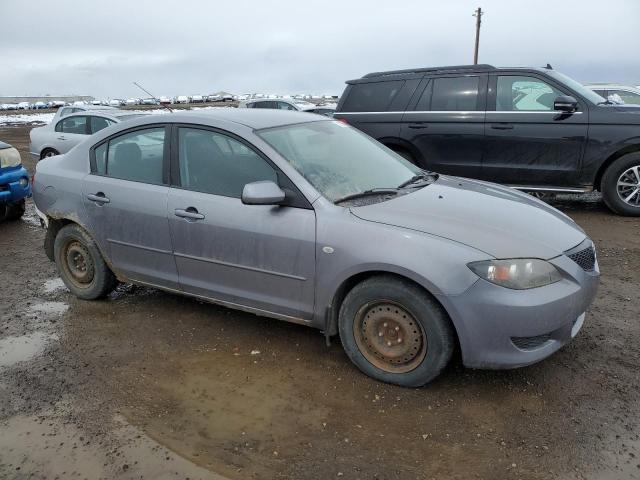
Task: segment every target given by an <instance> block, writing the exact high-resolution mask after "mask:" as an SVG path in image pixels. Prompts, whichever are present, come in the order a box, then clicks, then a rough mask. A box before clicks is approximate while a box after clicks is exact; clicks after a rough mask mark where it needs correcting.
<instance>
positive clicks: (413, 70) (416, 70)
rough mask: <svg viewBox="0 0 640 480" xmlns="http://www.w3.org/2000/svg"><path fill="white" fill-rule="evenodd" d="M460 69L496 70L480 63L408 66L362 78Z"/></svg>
mask: <svg viewBox="0 0 640 480" xmlns="http://www.w3.org/2000/svg"><path fill="white" fill-rule="evenodd" d="M461 70H474V71H488V70H496V67H494V66H493V65H488V64H486V63H481V64H479V65H454V66H449V67H429V68H409V69H406V70H390V71H388V72H373V73H367V74H366V75H364V76H363V77H362V78H371V77H382V76H385V75H401V74H403V73H423V72H458V71H461Z"/></svg>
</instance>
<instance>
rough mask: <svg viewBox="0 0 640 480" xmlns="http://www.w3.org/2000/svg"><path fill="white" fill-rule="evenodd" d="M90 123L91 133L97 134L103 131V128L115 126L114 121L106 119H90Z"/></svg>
mask: <svg viewBox="0 0 640 480" xmlns="http://www.w3.org/2000/svg"><path fill="white" fill-rule="evenodd" d="M89 119H90V120H91V121H90V132H91V133H96V132H99V131H100V130H102V129H103V128H107V127H108V126H109V125H113V124H114V123H116V122H114V121H113V120H110V119H108V118H104V117H93V116H92V117H89Z"/></svg>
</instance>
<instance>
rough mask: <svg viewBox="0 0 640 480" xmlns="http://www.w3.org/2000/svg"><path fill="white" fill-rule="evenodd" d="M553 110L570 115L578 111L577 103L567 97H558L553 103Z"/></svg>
mask: <svg viewBox="0 0 640 480" xmlns="http://www.w3.org/2000/svg"><path fill="white" fill-rule="evenodd" d="M553 109H554V110H558V111H560V112H566V113H572V112H575V111H576V110H577V109H578V101H577V100H576V99H575V98H573V97H570V96H569V95H560V96H559V97H556V99H555V100H554V101H553Z"/></svg>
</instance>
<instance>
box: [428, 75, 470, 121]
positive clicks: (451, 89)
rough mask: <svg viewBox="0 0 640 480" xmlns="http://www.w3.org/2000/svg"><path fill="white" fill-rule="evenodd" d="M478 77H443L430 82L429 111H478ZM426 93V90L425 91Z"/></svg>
mask: <svg viewBox="0 0 640 480" xmlns="http://www.w3.org/2000/svg"><path fill="white" fill-rule="evenodd" d="M479 82H480V77H473V76H470V77H443V78H436V79H434V80H432V83H433V94H432V96H431V110H434V111H443V112H451V111H473V110H477V109H478V85H479ZM425 91H426V89H425Z"/></svg>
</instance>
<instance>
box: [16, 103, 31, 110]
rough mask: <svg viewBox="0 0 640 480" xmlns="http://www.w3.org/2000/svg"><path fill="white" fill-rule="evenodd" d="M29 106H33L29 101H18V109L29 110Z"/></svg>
mask: <svg viewBox="0 0 640 480" xmlns="http://www.w3.org/2000/svg"><path fill="white" fill-rule="evenodd" d="M29 108H31V105H29V102H20V103H18V110H29Z"/></svg>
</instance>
